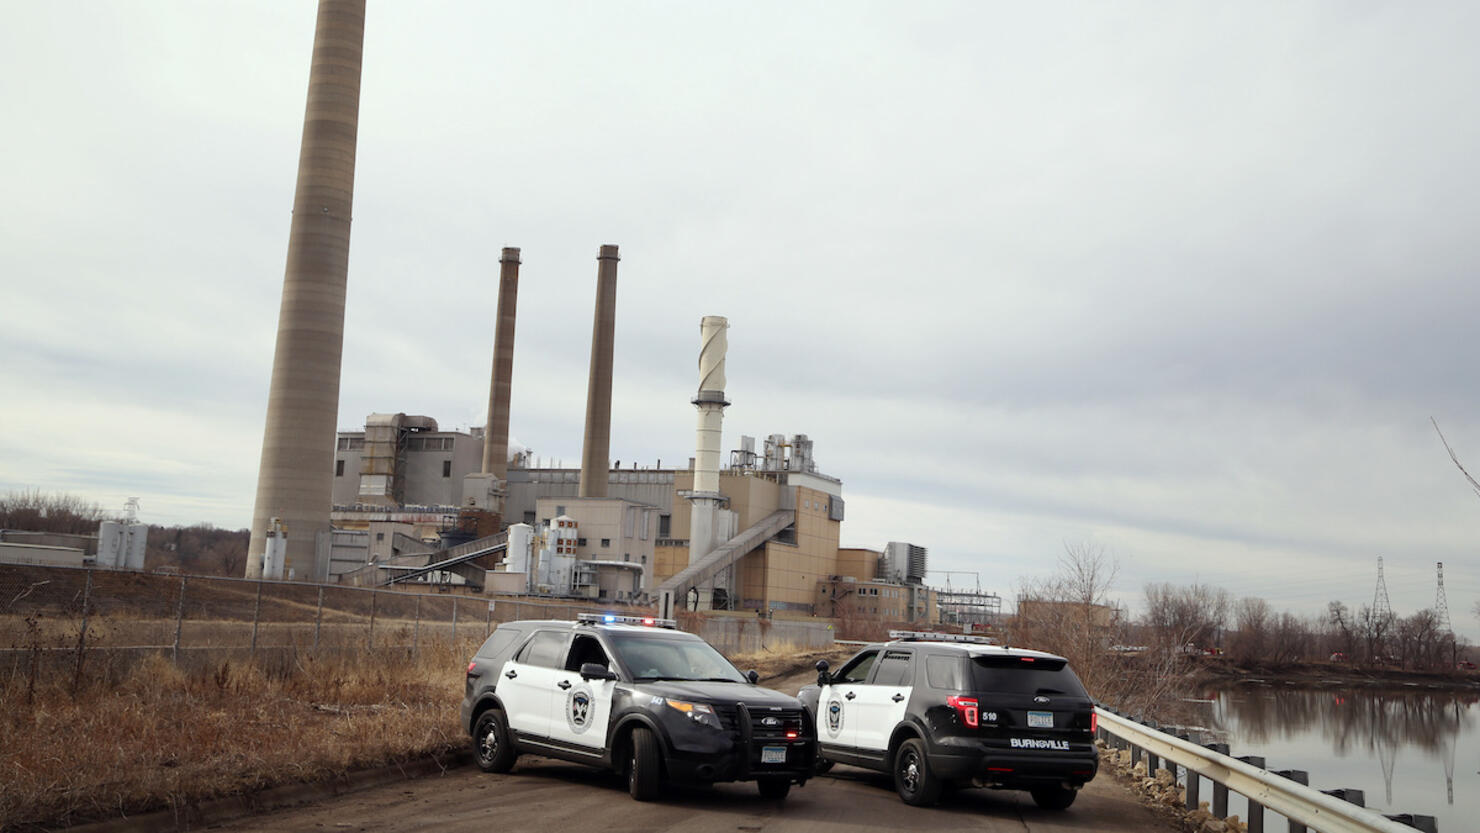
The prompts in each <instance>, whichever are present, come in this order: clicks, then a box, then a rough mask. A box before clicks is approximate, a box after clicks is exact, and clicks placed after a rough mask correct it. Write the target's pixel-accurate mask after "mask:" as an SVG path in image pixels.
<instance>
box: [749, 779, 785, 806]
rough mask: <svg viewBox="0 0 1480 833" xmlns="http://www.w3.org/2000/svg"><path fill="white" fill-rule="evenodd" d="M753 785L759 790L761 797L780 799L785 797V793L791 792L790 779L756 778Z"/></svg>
mask: <svg viewBox="0 0 1480 833" xmlns="http://www.w3.org/2000/svg"><path fill="white" fill-rule="evenodd" d="M755 786H756V789H758V790H760V791H761V797H762V798H770V799H774V800H776V801H780V800H781V799H783V798H786V794H787V793H789V792H791V779H790V778H757V779H756V781H755Z"/></svg>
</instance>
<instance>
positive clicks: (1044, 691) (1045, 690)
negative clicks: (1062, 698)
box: [1033, 688, 1064, 694]
mask: <svg viewBox="0 0 1480 833" xmlns="http://www.w3.org/2000/svg"><path fill="white" fill-rule="evenodd" d="M1033 693H1034V694H1063V693H1064V692H1062V691H1059V690H1058V689H1056V688H1040V689H1038V690H1037V691H1035V692H1033Z"/></svg>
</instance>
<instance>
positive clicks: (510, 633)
mask: <svg viewBox="0 0 1480 833" xmlns="http://www.w3.org/2000/svg"><path fill="white" fill-rule="evenodd" d="M522 635H523V634H521V633H520V631H519V629H518V628H511V627H508V626H504V627H501V628H499V629H498V630H496V631H494V632H493V636H490V637H488V641H487V642H484V643H483V647H481V648H479V649H478V656H480V657H484V658H487V659H492V658H493V657H496V656H498V655H499V654H502V653H504V652H505V651H508V650H509V648H510V647H512V646H513V645H514V643H515V642H516V641H518V639H519V637H520V636H522Z"/></svg>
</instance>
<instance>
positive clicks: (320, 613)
mask: <svg viewBox="0 0 1480 833" xmlns="http://www.w3.org/2000/svg"><path fill="white" fill-rule="evenodd" d="M323 624H324V585H322V584H320V585H319V608H318V610H316V611H314V614H313V649H314V650H315V651H317V650H318V649H319V627H320V626H321V625H323Z"/></svg>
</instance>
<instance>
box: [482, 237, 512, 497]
mask: <svg viewBox="0 0 1480 833" xmlns="http://www.w3.org/2000/svg"><path fill="white" fill-rule="evenodd" d="M498 262H499V273H498V320H497V323H496V324H495V325H494V331H493V376H492V378H490V379H489V382H488V420H487V421H486V422H484V423H483V426H484V427H483V473H484V474H492V475H494V476H496V477H497V478H498V479H499V480H508V479H509V398H510V394H511V393H512V391H513V387H514V311H515V308H516V307H517V306H518V302H519V250H518V249H517V248H514V247H512V246H511V247H507V248H505V249H504V252H503V256H502V257H500V258H499V261H498Z"/></svg>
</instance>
